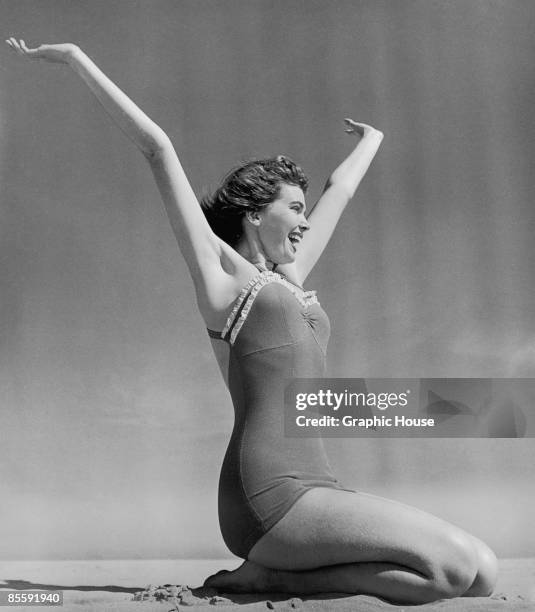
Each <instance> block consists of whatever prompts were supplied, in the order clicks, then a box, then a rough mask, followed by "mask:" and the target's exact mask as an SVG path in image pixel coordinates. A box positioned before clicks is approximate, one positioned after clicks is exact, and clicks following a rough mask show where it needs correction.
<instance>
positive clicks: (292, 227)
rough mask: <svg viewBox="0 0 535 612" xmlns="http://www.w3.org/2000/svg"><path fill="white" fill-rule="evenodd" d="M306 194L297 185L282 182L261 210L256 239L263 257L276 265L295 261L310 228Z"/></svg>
mask: <svg viewBox="0 0 535 612" xmlns="http://www.w3.org/2000/svg"><path fill="white" fill-rule="evenodd" d="M305 210H306V205H305V195H304V193H303V190H302V189H301V188H300V187H297V186H296V185H287V184H284V183H283V184H282V185H281V186H280V193H279V197H278V198H277V199H276V200H274V201H273V202H272V203H271V204H269V205H268V206H267V207H266V208H264V210H262V211H261V212H260V219H261V221H260V224H259V226H258V239H259V241H260V244H261V247H262V250H263V251H264V254H265V255H266V257H267V258H268V259H269V260H270V261H272V262H273V263H275V264H284V263H291V262H292V261H295V254H296V252H297V250H298V249H299V244H300V242H301V239H302V238H303V233H304V232H305V231H306V230H307V229H308V228H309V225H308V222H307V220H306V218H305Z"/></svg>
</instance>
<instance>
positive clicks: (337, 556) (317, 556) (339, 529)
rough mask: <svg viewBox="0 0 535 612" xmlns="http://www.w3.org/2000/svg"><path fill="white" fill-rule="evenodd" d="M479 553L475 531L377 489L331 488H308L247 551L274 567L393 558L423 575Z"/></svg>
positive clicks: (465, 561)
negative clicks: (371, 491)
mask: <svg viewBox="0 0 535 612" xmlns="http://www.w3.org/2000/svg"><path fill="white" fill-rule="evenodd" d="M474 558H475V549H474V544H473V541H472V538H471V536H469V535H468V534H467V533H465V532H463V531H462V530H461V529H459V528H457V527H454V526H453V525H450V524H449V523H447V522H446V521H443V520H442V519H439V518H437V517H435V516H433V515H431V514H428V513H426V512H423V511H421V510H418V509H417V508H413V507H411V506H407V505H405V504H402V503H399V502H395V501H392V500H389V499H385V498H382V497H378V496H375V495H370V494H367V493H352V492H348V491H339V490H336V489H328V488H315V489H311V490H310V491H307V493H305V494H304V495H303V496H302V497H301V498H300V499H299V500H298V501H297V502H296V503H295V504H294V506H292V508H291V509H290V511H289V512H288V513H287V514H286V515H285V516H284V517H283V518H282V519H281V520H280V521H279V522H278V523H277V524H276V525H274V526H273V527H272V528H271V530H270V531H269V532H268V533H267V534H265V535H264V536H263V537H262V538H261V539H260V540H259V541H258V542H257V543H256V544H255V545H254V546H253V548H252V549H251V551H250V552H249V556H248V559H249V560H250V561H253V562H255V563H258V564H260V565H264V566H265V567H271V568H274V569H286V570H305V569H313V568H317V567H322V566H326V565H338V564H346V563H366V562H389V563H396V564H399V565H403V566H406V567H407V568H410V569H412V570H416V571H418V572H421V573H422V574H424V575H429V573H430V571H431V572H432V571H433V570H434V568H436V567H437V568H438V567H441V568H442V569H443V568H444V566H449V565H450V564H451V566H452V567H456V566H459V565H461V566H466V565H467V564H471V563H472V562H473V559H474Z"/></svg>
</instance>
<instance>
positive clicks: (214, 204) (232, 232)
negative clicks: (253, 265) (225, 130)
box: [201, 155, 308, 246]
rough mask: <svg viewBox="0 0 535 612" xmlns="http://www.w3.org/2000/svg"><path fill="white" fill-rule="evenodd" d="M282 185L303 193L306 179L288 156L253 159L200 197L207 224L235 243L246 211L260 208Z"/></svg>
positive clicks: (232, 171) (240, 232)
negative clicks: (296, 188) (298, 189)
mask: <svg viewBox="0 0 535 612" xmlns="http://www.w3.org/2000/svg"><path fill="white" fill-rule="evenodd" d="M282 184H288V185H296V186H297V187H301V189H302V190H303V191H304V192H305V191H306V190H307V187H308V179H307V177H306V176H305V174H304V172H303V171H302V170H301V168H300V167H299V166H297V165H296V164H295V163H294V162H293V161H292V160H291V159H290V158H288V157H285V156H284V155H278V156H277V157H273V158H270V159H255V160H252V161H249V162H246V163H244V164H242V165H241V166H238V167H237V168H235V169H234V170H231V171H230V172H229V174H227V176H226V177H225V178H224V179H223V182H222V184H221V186H220V187H219V188H218V189H217V190H216V192H215V193H214V194H213V195H212V196H206V197H204V198H202V200H201V206H202V209H203V211H204V214H205V216H206V218H207V219H208V223H209V224H210V227H211V228H212V230H213V231H214V233H215V234H216V235H217V236H219V237H220V238H221V239H222V240H224V241H225V242H227V243H228V244H230V245H231V246H235V245H236V244H237V242H238V240H239V239H240V238H241V235H242V232H243V228H242V219H243V217H244V216H245V213H246V212H247V211H259V210H262V209H263V208H265V207H266V206H268V204H271V202H273V201H274V200H276V199H277V197H278V196H279V193H280V187H281V185H282Z"/></svg>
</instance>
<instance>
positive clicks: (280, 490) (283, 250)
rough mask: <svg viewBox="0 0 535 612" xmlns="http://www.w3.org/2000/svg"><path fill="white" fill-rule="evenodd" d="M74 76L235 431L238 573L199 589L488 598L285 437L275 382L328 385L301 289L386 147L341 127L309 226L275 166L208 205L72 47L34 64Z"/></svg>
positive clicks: (293, 172) (486, 568) (423, 517)
mask: <svg viewBox="0 0 535 612" xmlns="http://www.w3.org/2000/svg"><path fill="white" fill-rule="evenodd" d="M7 43H8V44H9V46H10V47H11V48H12V49H13V50H14V51H15V52H16V53H18V54H20V55H21V56H23V57H26V58H29V59H41V60H46V61H49V62H56V63H63V64H66V65H68V66H70V67H71V68H72V69H73V70H74V71H75V72H76V73H77V74H78V75H79V76H80V77H81V78H82V79H83V80H84V81H85V83H86V84H87V85H88V87H89V89H90V90H91V91H92V92H93V94H94V95H95V96H96V98H97V99H98V101H99V102H100V103H101V104H102V106H103V107H104V109H105V110H106V111H107V112H108V113H109V115H110V116H111V117H112V118H113V119H114V121H115V122H116V123H117V125H118V126H119V127H120V128H121V129H122V130H123V131H124V132H125V133H126V134H127V136H128V137H129V138H130V139H131V140H132V141H133V142H134V143H135V145H136V146H137V147H138V148H139V149H140V150H141V152H142V153H143V154H144V156H145V157H146V159H147V162H148V163H149V166H150V168H151V170H152V172H153V174H154V178H155V180H156V183H157V185H158V188H159V190H160V193H161V196H162V199H163V202H164V204H165V208H166V210H167V214H168V216H169V220H170V223H171V226H172V228H173V231H174V233H175V236H176V239H177V241H178V244H179V247H180V250H181V252H182V254H183V256H184V258H185V260H186V263H187V265H188V268H189V271H190V273H191V276H192V278H193V281H194V285H195V290H196V295H197V302H198V305H199V309H200V312H201V314H202V316H203V318H204V321H205V322H206V326H207V328H208V329H209V330H211V331H210V332H209V333H210V335H211V336H212V345H213V348H214V352H215V355H216V358H217V360H218V363H219V366H220V369H221V372H222V374H223V377H224V378H225V381H226V383H227V385H228V387H229V390H230V392H231V395H232V399H233V403H234V407H235V412H236V415H235V416H236V419H235V426H234V430H233V433H232V438H231V441H230V444H229V448H228V450H227V453H226V456H225V460H224V464H223V468H222V472H221V480H220V490H219V515H220V524H221V529H222V533H223V537H224V539H225V541H226V542H227V544H228V546H229V548H230V549H231V550H232V551H233V552H235V553H236V554H237V555H239V556H241V557H242V558H243V559H245V561H244V563H243V564H242V565H241V567H240V568H238V569H237V570H235V571H233V572H225V571H223V572H219V573H218V574H215V575H214V576H212V577H210V578H209V579H208V580H207V581H206V583H205V584H206V585H208V586H214V587H217V588H220V589H222V590H224V591H256V592H258V591H279V592H288V593H300V594H305V595H306V594H312V593H318V592H329V591H330V592H345V593H355V594H358V593H367V594H372V595H377V596H381V597H384V598H388V599H390V600H395V601H399V602H406V603H424V602H428V601H433V600H435V599H439V598H444V597H455V596H461V595H465V596H486V595H489V594H490V593H491V592H492V589H493V586H494V583H495V579H496V558H495V556H494V554H493V553H492V551H490V549H489V548H488V547H487V546H486V545H485V544H483V543H482V542H480V541H479V540H477V539H476V538H474V537H472V536H471V535H469V534H467V533H465V532H463V531H461V530H460V529H458V528H456V527H454V526H452V525H449V524H448V523H446V522H444V521H442V520H440V519H438V518H435V517H433V516H431V515H428V514H426V513H424V512H421V511H419V510H416V509H414V508H411V507H408V506H405V505H403V504H399V503H396V502H393V501H389V500H386V499H383V498H379V497H376V496H372V495H368V494H365V493H359V492H355V491H350V490H347V489H344V488H343V487H342V486H341V485H340V484H339V483H338V482H337V481H336V479H335V478H334V477H333V475H332V474H331V472H330V469H329V466H328V463H327V460H326V458H325V455H324V451H323V447H322V443H321V440H320V439H317V438H303V439H289V438H285V437H284V436H283V435H282V432H281V431H280V420H281V419H280V411H281V410H282V382H283V379H284V378H285V377H290V376H294V377H298V376H305V377H317V376H321V374H322V372H323V365H324V357H325V347H326V343H327V339H328V334H329V326H328V319H327V318H326V315H325V313H324V312H323V311H322V310H321V307H320V306H319V303H318V302H317V299H316V297H315V294H314V292H307V291H305V290H304V289H302V283H303V281H304V280H305V279H306V277H307V276H308V274H309V272H310V270H311V269H312V268H313V266H314V264H315V263H316V261H317V260H318V258H319V256H320V255H321V253H322V252H323V250H324V248H325V246H326V244H327V242H328V240H329V238H330V237H331V234H332V232H333V230H334V228H335V226H336V223H337V221H338V219H339V218H340V215H341V213H342V211H343V210H344V208H345V206H346V205H347V204H348V202H349V201H350V200H351V198H352V197H353V195H354V193H355V190H356V189H357V187H358V185H359V183H360V181H361V179H362V178H363V176H364V174H365V173H366V171H367V169H368V166H369V164H370V163H371V161H372V159H373V157H374V155H375V153H376V151H377V149H378V148H379V145H380V143H381V140H382V138H383V135H382V134H381V133H380V132H379V131H377V130H375V129H374V128H372V127H370V126H368V125H365V124H362V123H356V122H354V121H352V120H350V119H346V128H347V129H346V132H348V133H350V134H354V135H356V136H357V137H358V139H359V141H358V143H357V145H356V148H355V149H354V150H353V152H352V153H351V154H350V155H349V156H348V157H347V159H346V160H345V161H344V162H343V163H342V164H341V165H340V166H339V167H338V168H337V169H336V170H335V171H334V172H333V173H332V175H331V177H330V179H329V181H328V182H327V185H326V188H325V190H324V192H323V195H322V196H321V198H320V200H319V201H318V203H317V205H316V206H315V208H314V210H313V212H312V213H311V214H310V215H309V217H308V218H307V217H306V216H305V210H306V206H305V198H304V192H305V190H306V186H307V181H306V178H305V176H304V175H303V173H302V171H301V170H300V168H299V167H297V166H296V165H295V164H294V163H293V162H292V161H291V160H289V159H287V158H285V157H282V156H280V157H278V158H275V159H269V160H259V161H254V162H250V163H248V164H244V165H243V166H241V167H240V168H238V169H236V170H235V171H233V172H232V173H231V174H229V175H228V177H227V178H226V179H225V181H224V183H223V185H222V186H221V187H220V188H219V189H218V191H217V192H216V194H215V195H214V197H213V198H211V199H207V200H205V202H204V203H203V207H204V212H203V209H202V208H201V206H199V203H198V201H197V199H196V197H195V194H194V193H193V191H192V189H191V187H190V185H189V183H188V180H187V178H186V176H185V174H184V171H183V169H182V166H181V165H180V162H179V160H178V157H177V155H176V153H175V150H174V148H173V145H172V144H171V142H170V140H169V138H168V137H167V136H166V134H165V133H164V132H163V131H162V130H161V129H160V128H159V127H158V126H157V125H156V124H155V123H154V122H153V121H151V120H150V119H149V118H148V117H147V116H146V115H145V114H144V113H143V112H142V111H141V110H140V109H139V108H138V107H137V106H136V105H135V104H134V103H133V102H132V101H131V100H130V99H129V98H128V97H127V96H126V95H125V94H124V93H123V92H122V91H120V90H119V88H118V87H117V86H116V85H115V84H114V83H112V82H111V81H110V80H109V79H108V78H107V77H106V76H105V75H104V74H103V73H102V72H101V71H100V70H99V68H98V67H97V66H96V65H95V64H94V63H93V62H92V61H91V60H90V59H89V58H88V57H87V56H86V55H85V54H84V53H83V52H82V51H81V49H80V48H78V47H77V46H75V45H72V44H59V45H41V46H39V47H37V48H35V49H29V48H28V47H27V46H26V45H25V43H24V41H22V40H20V41H17V40H15V39H14V38H11V39H10V40H8V41H7Z"/></svg>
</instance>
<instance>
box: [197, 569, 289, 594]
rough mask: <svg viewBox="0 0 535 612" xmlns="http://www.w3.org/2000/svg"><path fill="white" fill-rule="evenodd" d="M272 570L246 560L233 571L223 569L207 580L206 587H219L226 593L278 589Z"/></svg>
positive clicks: (266, 591) (261, 591) (265, 591)
mask: <svg viewBox="0 0 535 612" xmlns="http://www.w3.org/2000/svg"><path fill="white" fill-rule="evenodd" d="M277 574H278V572H277V570H272V569H269V568H267V567H263V566H262V565H257V564H256V563H253V562H252V561H244V562H243V563H242V564H241V565H240V567H238V568H237V569H235V570H233V571H228V570H221V571H219V572H217V573H216V574H213V575H212V576H209V577H208V578H207V579H206V580H205V581H204V585H203V586H205V587H212V588H215V589H219V590H220V591H223V592H225V593H268V592H274V591H276V590H277V588H276V583H275V577H276V575H277Z"/></svg>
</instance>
